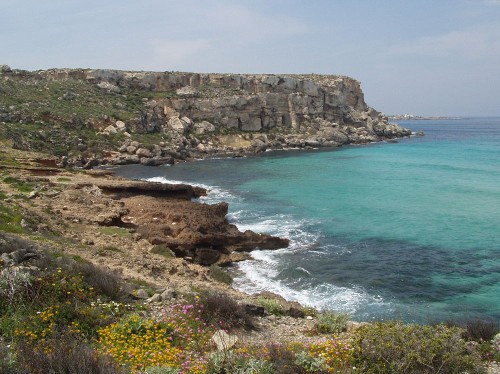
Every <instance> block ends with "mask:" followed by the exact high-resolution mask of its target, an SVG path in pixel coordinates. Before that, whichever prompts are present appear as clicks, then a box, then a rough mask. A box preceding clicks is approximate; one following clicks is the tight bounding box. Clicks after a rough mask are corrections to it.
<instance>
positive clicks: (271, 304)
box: [256, 297, 285, 316]
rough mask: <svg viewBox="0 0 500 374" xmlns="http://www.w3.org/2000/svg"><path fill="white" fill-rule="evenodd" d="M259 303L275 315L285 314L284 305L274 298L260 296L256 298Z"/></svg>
mask: <svg viewBox="0 0 500 374" xmlns="http://www.w3.org/2000/svg"><path fill="white" fill-rule="evenodd" d="M256 303H257V305H260V306H261V307H263V308H264V309H265V310H266V312H267V313H268V314H273V315H275V316H282V315H284V314H285V311H284V310H283V306H282V305H281V304H280V303H279V302H278V301H277V300H274V299H269V298H267V297H259V298H258V299H257V300H256Z"/></svg>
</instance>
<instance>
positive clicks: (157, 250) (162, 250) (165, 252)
mask: <svg viewBox="0 0 500 374" xmlns="http://www.w3.org/2000/svg"><path fill="white" fill-rule="evenodd" d="M151 253H154V254H158V255H162V256H163V257H165V258H175V253H174V252H173V251H172V250H171V249H170V248H168V247H167V246H166V245H165V244H159V245H155V246H153V248H151Z"/></svg>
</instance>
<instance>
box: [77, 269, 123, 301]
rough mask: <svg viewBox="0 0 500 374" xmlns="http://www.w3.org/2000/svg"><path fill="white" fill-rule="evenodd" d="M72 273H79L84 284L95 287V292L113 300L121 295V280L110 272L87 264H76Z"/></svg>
mask: <svg viewBox="0 0 500 374" xmlns="http://www.w3.org/2000/svg"><path fill="white" fill-rule="evenodd" d="M73 267H74V268H73V271H74V272H77V273H81V274H82V275H83V278H84V280H85V282H86V283H88V284H89V285H91V286H93V287H95V289H96V291H98V292H99V293H102V294H104V295H106V296H108V297H110V298H111V299H113V300H116V299H118V298H120V297H121V296H123V295H122V292H121V291H122V289H121V283H122V282H121V279H120V277H119V276H118V275H116V274H115V273H113V272H112V271H111V270H104V269H102V268H100V267H97V266H95V265H93V264H91V263H89V262H76V263H75V264H74V265H73Z"/></svg>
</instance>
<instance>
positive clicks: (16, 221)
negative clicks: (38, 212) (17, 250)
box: [0, 205, 26, 234]
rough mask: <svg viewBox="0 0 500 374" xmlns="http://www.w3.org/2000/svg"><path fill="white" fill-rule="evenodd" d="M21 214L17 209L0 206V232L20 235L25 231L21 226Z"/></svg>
mask: <svg viewBox="0 0 500 374" xmlns="http://www.w3.org/2000/svg"><path fill="white" fill-rule="evenodd" d="M22 219H23V216H22V214H21V213H20V212H19V208H16V207H10V206H7V205H0V231H4V232H10V233H16V234H22V233H24V232H25V231H26V230H25V229H24V227H22V226H21V220H22Z"/></svg>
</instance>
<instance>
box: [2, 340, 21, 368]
mask: <svg viewBox="0 0 500 374" xmlns="http://www.w3.org/2000/svg"><path fill="white" fill-rule="evenodd" d="M0 373H2V374H16V373H19V371H17V370H16V369H15V368H14V357H13V352H12V350H11V349H10V347H9V346H7V345H5V344H4V343H3V342H1V341H0Z"/></svg>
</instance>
